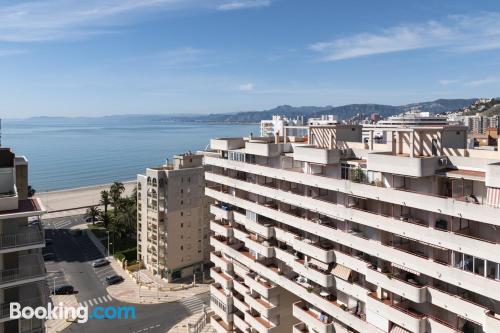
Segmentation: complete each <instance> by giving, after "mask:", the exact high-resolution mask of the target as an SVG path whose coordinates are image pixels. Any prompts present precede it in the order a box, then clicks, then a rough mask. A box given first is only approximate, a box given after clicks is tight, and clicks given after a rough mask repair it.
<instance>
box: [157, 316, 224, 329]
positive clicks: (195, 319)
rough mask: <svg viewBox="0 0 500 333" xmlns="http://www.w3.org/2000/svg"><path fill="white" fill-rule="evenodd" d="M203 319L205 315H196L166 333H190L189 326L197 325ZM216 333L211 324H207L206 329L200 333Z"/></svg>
mask: <svg viewBox="0 0 500 333" xmlns="http://www.w3.org/2000/svg"><path fill="white" fill-rule="evenodd" d="M202 317H203V313H195V314H193V315H191V316H189V317H187V318H185V319H183V320H182V321H180V322H178V323H177V324H175V326H174V327H172V328H170V329H169V330H167V331H166V333H189V329H188V326H189V324H192V325H194V324H196V323H197V322H198V321H199V320H201V319H202ZM215 332H216V331H215V329H214V328H213V327H212V326H211V325H210V323H207V324H206V325H205V327H204V328H203V329H202V330H201V331H200V333H215Z"/></svg>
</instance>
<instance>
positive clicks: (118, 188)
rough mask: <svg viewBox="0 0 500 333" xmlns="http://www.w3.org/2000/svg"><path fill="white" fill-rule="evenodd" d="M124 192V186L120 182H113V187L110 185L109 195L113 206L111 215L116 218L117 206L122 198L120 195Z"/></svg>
mask: <svg viewBox="0 0 500 333" xmlns="http://www.w3.org/2000/svg"><path fill="white" fill-rule="evenodd" d="M123 192H125V186H124V185H123V183H120V182H114V183H113V185H111V188H110V189H109V194H110V195H111V200H112V204H113V215H114V216H115V218H116V215H117V214H118V211H117V210H118V205H119V204H120V198H121V196H122V193H123Z"/></svg>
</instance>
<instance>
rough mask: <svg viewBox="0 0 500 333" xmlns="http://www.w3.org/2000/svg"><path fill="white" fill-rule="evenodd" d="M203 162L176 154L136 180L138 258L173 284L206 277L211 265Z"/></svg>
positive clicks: (197, 158)
mask: <svg viewBox="0 0 500 333" xmlns="http://www.w3.org/2000/svg"><path fill="white" fill-rule="evenodd" d="M202 160H203V156H202V155H196V154H191V153H187V154H183V155H175V156H174V158H173V163H171V164H169V163H168V161H167V164H165V165H163V166H160V167H157V168H148V169H146V173H145V174H144V175H138V176H137V205H138V206H137V258H138V260H140V261H141V263H142V264H143V265H144V266H145V267H146V268H147V269H148V270H150V271H151V272H153V273H154V274H156V275H158V276H160V277H162V278H164V279H167V280H168V281H170V280H175V279H178V278H182V277H186V276H190V275H193V273H196V272H200V274H201V272H202V270H203V267H204V264H206V263H208V262H209V245H210V242H209V239H208V233H209V218H208V215H209V213H208V208H209V207H208V203H207V201H206V199H205V195H204V193H203V191H204V187H205V177H204V168H203V165H202Z"/></svg>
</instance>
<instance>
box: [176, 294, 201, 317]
mask: <svg viewBox="0 0 500 333" xmlns="http://www.w3.org/2000/svg"><path fill="white" fill-rule="evenodd" d="M179 303H180V304H181V305H182V306H184V307H185V308H186V310H188V312H189V313H191V314H193V313H199V312H201V311H202V310H203V308H204V307H205V306H207V304H206V303H205V302H204V301H203V300H202V299H201V298H200V297H197V296H194V297H191V298H186V299H182V300H180V301H179Z"/></svg>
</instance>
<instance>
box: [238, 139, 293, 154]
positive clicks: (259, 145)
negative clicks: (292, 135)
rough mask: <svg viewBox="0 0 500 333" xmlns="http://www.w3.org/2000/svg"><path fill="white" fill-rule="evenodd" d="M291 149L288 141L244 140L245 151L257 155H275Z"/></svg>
mask: <svg viewBox="0 0 500 333" xmlns="http://www.w3.org/2000/svg"><path fill="white" fill-rule="evenodd" d="M285 151H291V144H289V143H267V142H245V153H246V154H251V155H258V156H267V157H275V156H279V155H280V154H281V153H282V152H285Z"/></svg>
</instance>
